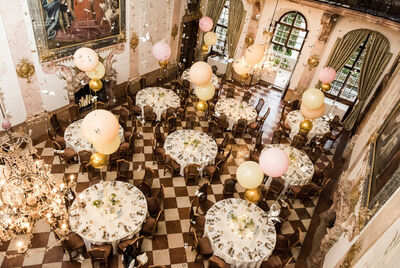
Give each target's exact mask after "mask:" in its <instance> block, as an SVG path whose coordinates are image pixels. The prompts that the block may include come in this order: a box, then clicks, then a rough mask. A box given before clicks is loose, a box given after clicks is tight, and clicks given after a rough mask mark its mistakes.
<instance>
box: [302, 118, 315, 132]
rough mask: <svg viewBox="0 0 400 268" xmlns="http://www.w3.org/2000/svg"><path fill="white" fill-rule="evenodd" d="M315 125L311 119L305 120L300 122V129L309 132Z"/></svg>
mask: <svg viewBox="0 0 400 268" xmlns="http://www.w3.org/2000/svg"><path fill="white" fill-rule="evenodd" d="M312 127H313V124H312V122H311V121H310V120H307V119H306V120H304V121H303V122H301V123H300V131H303V132H309V131H310V130H311V129H312Z"/></svg>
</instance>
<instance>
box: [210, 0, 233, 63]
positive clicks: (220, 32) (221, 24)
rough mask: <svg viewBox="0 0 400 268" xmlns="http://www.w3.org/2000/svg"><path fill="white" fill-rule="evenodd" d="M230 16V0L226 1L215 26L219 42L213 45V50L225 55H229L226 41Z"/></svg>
mask: <svg viewBox="0 0 400 268" xmlns="http://www.w3.org/2000/svg"><path fill="white" fill-rule="evenodd" d="M228 18H229V0H227V1H226V2H225V6H224V8H223V9H222V12H221V16H220V17H219V19H218V22H217V25H216V26H215V33H216V34H217V37H218V39H217V43H216V44H215V45H213V46H212V47H211V52H216V53H219V54H221V55H223V56H228V55H229V53H228V46H227V43H226V42H227V41H226V32H227V31H228Z"/></svg>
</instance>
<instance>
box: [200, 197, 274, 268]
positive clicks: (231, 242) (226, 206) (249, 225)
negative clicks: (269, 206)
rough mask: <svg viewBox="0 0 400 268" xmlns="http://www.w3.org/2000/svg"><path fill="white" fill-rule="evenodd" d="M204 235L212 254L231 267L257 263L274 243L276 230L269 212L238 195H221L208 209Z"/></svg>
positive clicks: (261, 260) (258, 264) (268, 254)
mask: <svg viewBox="0 0 400 268" xmlns="http://www.w3.org/2000/svg"><path fill="white" fill-rule="evenodd" d="M204 235H205V236H207V237H208V239H209V240H210V243H211V246H212V248H213V251H214V255H216V256H218V257H220V258H222V259H223V260H224V261H225V262H227V263H228V264H230V265H231V267H249V268H254V267H260V266H261V263H262V262H263V261H264V260H266V259H268V257H269V256H270V255H271V254H272V251H273V250H274V248H275V243H276V230H275V227H274V224H273V222H272V221H271V219H269V218H268V214H267V213H265V212H264V211H263V210H262V209H261V208H259V207H258V206H257V205H255V204H252V203H250V202H248V201H246V200H243V199H238V198H228V199H223V200H221V201H219V202H217V203H216V204H214V205H213V206H212V207H211V208H210V209H209V210H208V211H207V214H206V224H205V228H204Z"/></svg>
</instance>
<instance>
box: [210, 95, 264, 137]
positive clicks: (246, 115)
mask: <svg viewBox="0 0 400 268" xmlns="http://www.w3.org/2000/svg"><path fill="white" fill-rule="evenodd" d="M221 113H224V114H225V115H226V116H227V117H228V123H229V127H228V130H231V129H232V128H233V125H234V124H235V123H236V122H237V121H238V120H239V119H240V118H243V119H246V120H247V124H250V123H253V122H255V121H256V119H257V111H256V109H255V108H254V107H252V106H250V105H249V104H248V103H247V102H244V101H241V100H239V99H234V98H225V99H220V100H219V101H218V102H217V104H216V105H215V115H216V116H219V115H220V114H221Z"/></svg>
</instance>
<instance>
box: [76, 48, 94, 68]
mask: <svg viewBox="0 0 400 268" xmlns="http://www.w3.org/2000/svg"><path fill="white" fill-rule="evenodd" d="M73 60H74V63H75V65H76V67H77V68H78V69H79V70H81V71H84V72H90V71H92V70H94V69H95V68H96V67H97V64H98V63H99V56H98V55H97V53H96V51H94V50H93V49H91V48H88V47H81V48H79V49H78V50H77V51H75V53H74V57H73Z"/></svg>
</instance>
